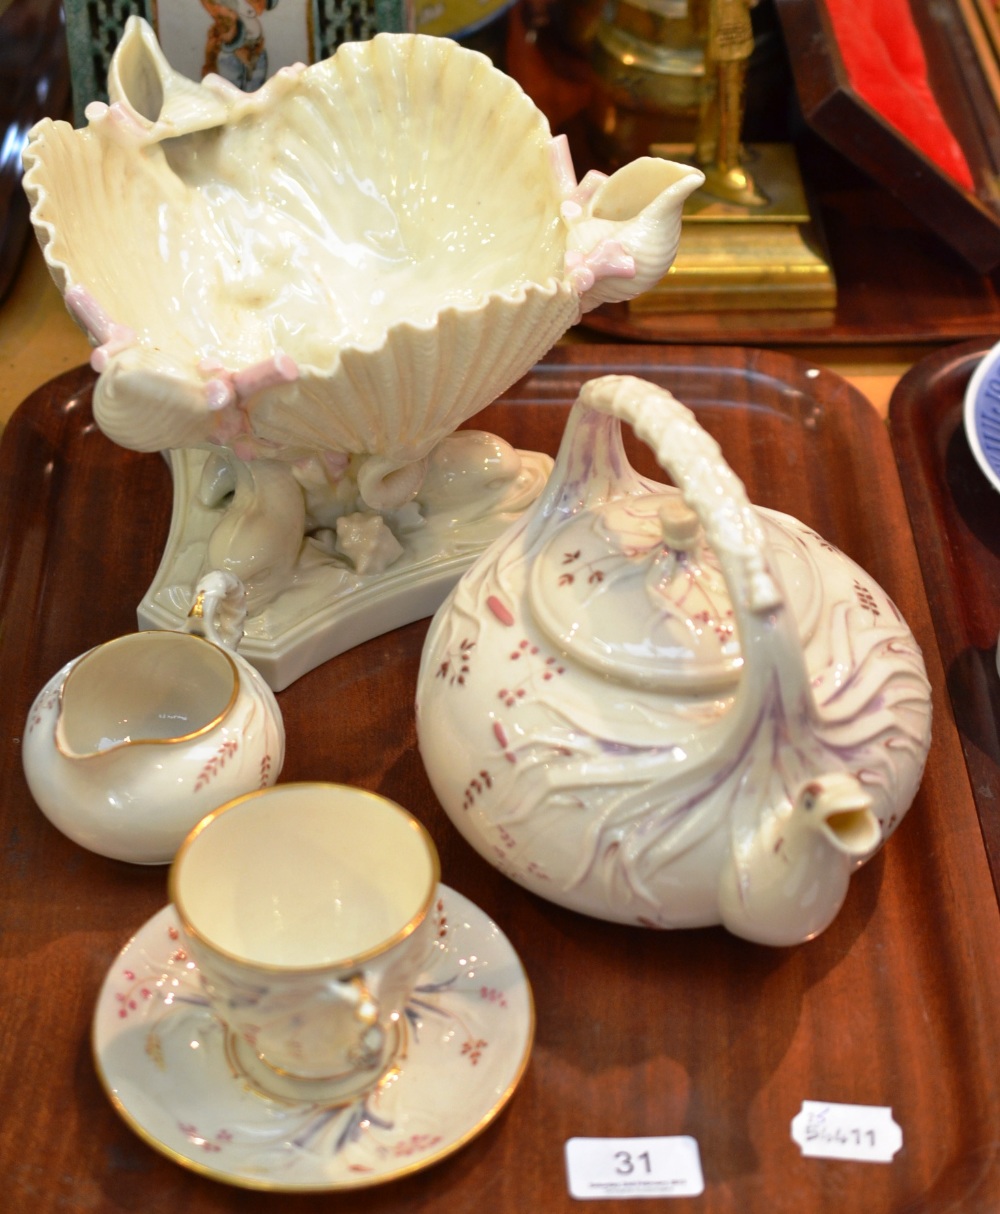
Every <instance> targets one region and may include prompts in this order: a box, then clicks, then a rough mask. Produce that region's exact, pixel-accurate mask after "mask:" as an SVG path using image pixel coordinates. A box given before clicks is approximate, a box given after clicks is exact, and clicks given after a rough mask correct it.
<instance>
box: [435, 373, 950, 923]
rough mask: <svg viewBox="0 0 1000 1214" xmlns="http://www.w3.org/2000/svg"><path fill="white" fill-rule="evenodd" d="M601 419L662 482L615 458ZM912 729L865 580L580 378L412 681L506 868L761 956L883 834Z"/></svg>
mask: <svg viewBox="0 0 1000 1214" xmlns="http://www.w3.org/2000/svg"><path fill="white" fill-rule="evenodd" d="M622 420H625V421H628V422H630V423H631V424H632V426H633V429H634V430H635V432H636V434H637V435H638V436H639V437H640V438H641V439H643V440H644V441H645V442H647V443H648V445H649V446H650V447H651V448H652V449H653V451H654V452H655V454H656V456H657V459H658V460H659V462H660V464H661V466H662V467H663V468H664V469H665V470H666V471H668V472H669V473H670V474H671V477H672V479H673V481H674V482H675V485H676V486H677V488H674V487H672V486H667V485H658V484H655V483H654V482H652V481H650V480H648V479H646V478H645V477H641V476H639V475H638V474H637V473H636V472H635V471H634V470H633V469H632V468H631V466H630V465H629V463H628V460H627V458H626V456H625V451H624V447H623V446H622V441H621V432H620V424H621V421H622ZM930 720H931V704H930V688H929V684H928V681H927V676H926V672H925V670H924V664H923V659H922V657H921V654H920V650H919V648H918V646H917V643H916V641H915V640H914V638H913V636H912V634H911V633H910V631H909V629H908V628H907V625H906V623H905V621H904V620H903V619H902V618H901V616H900V614H899V612H898V611H897V609H896V607H895V606H894V605H893V603H892V602H891V601H890V599H889V598H888V596H887V595H886V594H885V592H884V591H883V590H882V589H881V588H880V587H879V586H878V585H877V584H876V583H875V582H874V581H873V580H872V579H871V578H870V577H869V576H868V575H867V574H866V573H865V572H864V571H863V570H862V569H860V568H859V567H858V566H857V565H856V564H855V563H854V562H853V561H851V560H850V559H849V558H848V557H847V556H845V555H844V554H843V553H842V552H839V551H838V550H837V549H836V548H834V547H833V545H831V544H829V543H828V542H826V541H825V540H823V539H821V538H820V537H819V536H818V535H816V534H815V533H814V532H813V531H811V530H810V529H809V528H808V527H806V526H804V525H803V524H802V523H800V522H799V521H797V520H796V519H793V518H791V517H789V516H787V515H782V514H777V513H776V512H774V511H770V510H764V509H755V508H754V507H753V506H752V505H751V504H750V502H749V501H748V499H747V496H746V491H745V489H744V487H743V485H742V484H741V483H740V481H739V480H738V479H737V477H736V476H735V475H734V474H733V472H732V471H731V470H730V468H729V467H728V465H727V464H726V463H725V461H724V460H723V458H722V455H721V452H720V450H719V447H718V445H717V444H716V442H715V440H714V439H712V438H711V437H710V436H709V435H708V434H706V433H705V431H704V430H702V429H701V428H700V427H699V426H698V424H697V422H696V421H695V418H694V415H693V414H692V413H691V412H690V411H689V410H688V409H686V408H685V407H684V406H683V405H680V404H679V403H678V402H677V401H676V400H674V399H673V397H672V396H670V394H669V393H668V392H666V391H664V390H663V389H661V388H657V387H655V386H654V385H652V384H648V383H645V382H644V381H642V380H639V379H635V378H633V377H630V376H605V377H602V378H600V379H595V380H591V381H590V382H588V383H587V384H585V385H584V387H583V389H582V391H581V393H580V399H579V400H578V402H577V404H576V405H575V406H574V409H573V412H572V413H571V414H570V418H569V421H568V423H567V428H566V433H565V436H564V438H563V443H562V446H561V448H560V452H559V456H558V459H557V461H556V466H555V469H554V471H553V473H552V477H551V478H550V481H549V484H548V486H547V488H546V490H545V492H544V494H543V495H542V496H541V497H540V498H539V499H538V501H537V502H536V503H535V504H534V506H533V507H532V508H531V509H530V510H529V511H528V512H526V514H525V515H524V516H523V517H522V518H521V520H520V521H519V522H517V523H516V524H514V526H513V527H512V528H511V529H510V530H509V531H508V532H507V534H506V535H504V536H502V537H501V538H500V539H499V540H497V541H496V542H495V543H494V544H493V546H492V547H491V548H490V549H489V550H488V551H487V552H486V553H484V554H483V555H482V556H481V557H480V558H479V559H478V560H477V561H476V563H475V564H474V565H473V566H472V567H471V568H470V569H469V570H468V571H467V572H466V573H465V574H464V576H463V577H462V579H461V581H460V582H459V583H458V585H457V586H456V588H455V590H454V591H453V592H452V594H451V595H450V596H449V598H448V599H447V600H446V601H445V602H444V604H443V605H442V606H441V608H440V609H439V611H438V613H437V614H436V616H435V617H434V620H433V622H432V624H431V627H430V630H429V632H428V634H427V640H426V643H425V647H424V652H423V659H422V662H421V668H420V675H419V680H418V685H417V734H418V739H419V744H420V752H421V755H422V757H423V760H424V764H425V767H426V769H427V772H428V775H429V777H430V780H431V783H432V785H433V787H434V790H435V792H436V793H437V795H438V798H439V799H440V801H441V804H442V805H443V806H444V808H445V810H446V812H447V813H448V815H449V816H450V818H451V820H452V821H453V823H454V824H455V825H456V826H457V828H458V829H459V830H460V831H461V833H462V834H463V835H464V836H465V838H466V839H467V840H468V841H469V842H470V843H471V844H472V845H473V846H474V847H475V848H477V850H478V851H479V852H480V853H481V854H482V855H483V856H485V857H486V858H487V859H488V860H491V861H492V862H493V863H494V864H495V865H496V866H497V867H498V868H499V869H500V870H501V871H502V872H504V873H506V874H507V875H508V876H510V877H511V878H513V879H514V880H515V881H518V882H519V883H520V884H522V885H524V886H526V887H527V888H528V889H530V890H531V891H532V892H533V893H536V894H538V895H539V896H541V897H544V898H548V899H550V900H551V901H553V902H557V903H560V904H562V905H564V906H567V907H570V908H571V909H573V910H578V911H582V912H584V913H586V914H590V915H593V916H596V917H599V918H603V919H610V920H613V921H617V922H622V923H632V924H638V925H643V926H647V927H661V928H683V927H703V926H709V925H712V924H719V923H721V924H723V925H724V926H725V927H727V928H728V929H729V930H730V931H732V932H733V933H734V934H736V935H739V936H743V937H745V938H747V939H750V940H754V941H758V942H760V943H765V944H774V945H786V944H794V943H797V942H799V941H803V940H807V939H809V938H811V937H812V936H815V935H816V934H817V933H818V932H821V931H823V930H824V929H825V928H826V927H827V926H828V925H829V923H830V922H831V921H832V919H833V918H834V916H835V915H836V913H837V911H838V910H839V909H840V906H841V904H842V902H843V900H844V897H845V896H846V893H847V889H848V882H849V878H850V875H851V873H852V872H853V871H854V870H855V869H856V868H857V867H858V866H859V865H860V864H861V863H863V862H864V861H866V860H868V859H869V858H870V857H871V856H872V855H874V853H875V852H876V851H877V850H878V848H879V847H880V846H881V844H882V842H883V841H884V840H885V839H886V838H887V837H888V836H889V835H891V834H892V832H893V831H894V830H895V829H896V827H897V825H898V824H899V822H900V820H901V818H902V817H903V815H904V814H905V813H906V811H907V810H908V808H909V806H910V803H911V802H912V800H913V797H914V796H915V794H916V791H917V787H918V785H919V782H920V778H921V774H922V771H923V766H924V761H925V759H926V756H927V750H928V747H929V744H930Z"/></svg>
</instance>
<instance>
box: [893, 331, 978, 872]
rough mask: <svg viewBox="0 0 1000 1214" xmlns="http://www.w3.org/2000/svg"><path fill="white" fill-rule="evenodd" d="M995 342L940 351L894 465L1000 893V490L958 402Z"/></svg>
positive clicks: (922, 373) (903, 415)
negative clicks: (974, 446)
mask: <svg viewBox="0 0 1000 1214" xmlns="http://www.w3.org/2000/svg"><path fill="white" fill-rule="evenodd" d="M990 344H991V343H989V342H967V343H965V344H963V345H960V346H954V347H952V348H951V349H948V350H941V351H938V352H937V353H936V354H933V355H931V356H930V357H928V358H925V359H924V360H923V361H922V362H919V363H917V365H916V366H915V367H913V368H911V370H910V371H908V372H907V374H906V375H905V376H904V377H903V378H902V379H901V380H900V382H899V384H898V385H897V387H896V390H895V392H894V393H893V396H892V400H891V402H890V405H889V420H890V426H891V433H892V444H893V447H894V448H895V452H896V462H897V464H898V465H899V470H900V473H901V477H902V482H903V487H904V490H905V496H906V503H907V506H908V507H909V511H910V520H911V523H912V526H913V531H914V534H915V535H918V536H919V537H920V543H919V545H918V552H919V556H920V564H921V567H922V568H923V571H924V582H925V584H926V586H927V597H928V599H929V601H930V606H931V613H932V616H933V619H934V629H935V632H936V634H937V642H938V648H939V650H940V653H941V658H942V661H943V663H944V669H945V673H946V676H947V687H948V693H949V696H950V699H951V705H952V709H953V711H954V714H955V721H956V723H957V725H958V732H959V735H960V737H961V740H962V747H963V749H964V751H965V759H966V763H967V764H968V767H969V775H970V776H971V778H972V791H973V795H974V797H975V800H976V805H977V807H978V809H979V818H980V821H981V823H982V828H983V838H984V840H985V842H986V851H987V855H988V858H989V863H990V868H991V870H992V872H993V881H994V885H996V886H997V888H998V889H1000V676H998V675H997V668H996V656H995V655H996V645H997V635H998V633H1000V494H998V493H997V492H996V491H995V490H994V489H993V487H992V486H991V485H990V483H989V481H987V479H986V477H985V476H983V474H982V472H981V471H980V469H979V465H978V464H977V463H976V461H975V459H974V457H973V455H972V452H971V450H970V449H969V444H968V442H967V441H966V438H965V429H964V427H963V425H962V402H963V397H964V393H965V387H966V385H967V383H968V382H969V377H970V376H971V375H972V372H973V371H974V370H975V368H976V366H977V365H978V363H979V361H980V359H981V358H982V356H983V354H985V352H986V351H987V350H988V349H989V347H990Z"/></svg>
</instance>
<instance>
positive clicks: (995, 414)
mask: <svg viewBox="0 0 1000 1214" xmlns="http://www.w3.org/2000/svg"><path fill="white" fill-rule="evenodd" d="M963 417H964V422H965V435H966V438H967V439H968V440H969V446H970V447H971V448H972V454H973V455H974V456H975V457H976V463H978V464H979V466H980V468H981V469H982V470H983V474H984V476H985V477H986V479H987V480H988V481H989V482H990V484H991V485H992V486H993V488H994V489H996V490H997V492H998V493H1000V342H998V343H997V344H996V345H995V346H992V347H991V348H990V349H989V350H988V351H987V352H986V354H985V355H984V356H983V358H982V361H981V362H980V364H979V366H978V367H977V368H976V370H975V371H974V372H973V375H972V378H971V379H970V380H969V386H968V387H967V388H966V390H965V406H964V410H963Z"/></svg>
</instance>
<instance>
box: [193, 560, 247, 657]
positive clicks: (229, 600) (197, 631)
mask: <svg viewBox="0 0 1000 1214" xmlns="http://www.w3.org/2000/svg"><path fill="white" fill-rule="evenodd" d="M246 617H247V593H246V587H245V586H244V585H243V583H242V582H241V581H240V579H239V578H238V577H237V576H236V575H235V574H234V573H229V572H227V571H225V570H222V569H213V570H211V572H209V573H206V574H205V576H204V577H203V578H202V579H201V580H200V581H199V582H198V585H197V586H196V587H195V591H194V601H193V602H192V604H191V609H190V611H188V614H187V620H186V622H185V626H184V630H185V632H190V633H193V634H194V635H195V636H201V637H205V639H206V640H209V641H212V642H213V643H214V644H216V645H219V646H221V647H222V648H223V649H228V650H230V651H231V652H232V653H235V652H236V649H237V646H238V645H239V643H240V641H242V639H243V625H244V623H245V621H246Z"/></svg>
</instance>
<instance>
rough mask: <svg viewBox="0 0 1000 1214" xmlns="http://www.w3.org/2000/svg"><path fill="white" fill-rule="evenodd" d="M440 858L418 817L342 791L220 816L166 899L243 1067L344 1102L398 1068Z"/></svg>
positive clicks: (284, 796) (293, 793) (190, 842)
mask: <svg viewBox="0 0 1000 1214" xmlns="http://www.w3.org/2000/svg"><path fill="white" fill-rule="evenodd" d="M439 875H440V867H439V862H438V855H437V851H436V849H435V846H434V843H433V841H432V840H431V838H430V836H429V835H428V833H427V831H426V830H425V829H424V827H423V826H421V825H420V823H419V822H417V820H416V819H415V818H414V817H412V815H410V814H409V813H408V812H407V811H406V810H404V809H403V808H402V807H400V806H399V805H396V804H395V803H394V802H392V801H389V800H387V799H385V798H384V797H381V796H378V795H376V794H374V793H370V792H366V791H364V790H362V789H357V788H351V787H348V786H346V785H338V784H325V783H301V784H283V785H277V786H275V787H273V788H269V789H264V790H262V791H260V792H256V793H251V794H248V795H247V796H245V797H241V798H238V799H236V800H235V801H232V802H230V803H229V804H227V805H224V806H222V807H221V808H219V809H218V810H216V811H214V812H213V813H211V814H209V815H208V817H206V818H205V820H204V821H202V822H201V823H200V824H199V825H198V826H197V827H195V829H194V830H193V831H192V832H191V834H190V835H189V836H188V838H187V839H186V840H185V841H184V843H183V844H182V846H181V848H180V850H179V851H178V853H177V857H176V859H175V861H174V864H173V867H172V869H171V872H170V894H171V900H172V902H173V904H174V906H175V909H176V911H177V913H178V917H179V919H180V922H181V925H182V933H183V935H184V937H185V947H186V949H187V950H188V952H189V954H190V956H191V958H192V959H193V960H194V961H195V962H196V964H197V966H198V970H199V974H200V976H201V981H202V985H203V987H204V990H205V993H206V995H207V997H208V1001H209V1004H210V1006H211V1008H212V1011H213V1012H214V1014H215V1015H216V1017H217V1018H218V1019H219V1020H221V1021H222V1022H223V1023H224V1024H225V1026H226V1027H227V1029H228V1030H229V1033H230V1038H229V1040H230V1047H231V1049H232V1051H233V1054H234V1057H235V1061H236V1063H237V1065H238V1066H239V1067H240V1069H241V1070H242V1071H243V1072H244V1073H245V1074H246V1075H248V1076H249V1078H250V1079H251V1082H253V1083H254V1084H255V1085H256V1086H257V1087H258V1088H260V1089H261V1090H263V1091H265V1092H267V1093H268V1094H270V1095H278V1096H287V1097H289V1098H291V1099H301V1098H303V1097H312V1096H314V1097H315V1098H317V1099H320V1098H322V1099H323V1100H327V1101H329V1100H339V1099H341V1098H343V1099H345V1100H346V1099H349V1098H351V1097H354V1096H357V1095H359V1094H361V1093H364V1092H367V1091H369V1090H371V1089H372V1088H374V1087H375V1086H376V1084H377V1083H378V1082H379V1081H380V1079H381V1078H382V1076H383V1075H384V1074H385V1073H386V1072H387V1071H388V1070H389V1069H390V1068H391V1067H392V1066H393V1065H395V1064H396V1062H397V1056H398V1055H399V1053H400V1049H401V1046H402V1044H403V1042H404V1040H405V1032H404V1023H403V1021H404V1016H405V1005H406V1000H407V998H408V997H409V996H410V994H411V992H412V990H413V987H414V985H415V984H416V981H417V978H418V976H419V974H420V972H421V970H422V969H423V968H424V966H425V965H426V963H427V961H428V959H429V957H430V955H431V950H432V948H433V947H434V939H435V936H434V933H435V927H434V919H433V916H432V915H431V914H429V912H430V910H431V907H432V905H433V901H434V897H435V894H436V891H437V886H438V879H439Z"/></svg>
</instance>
